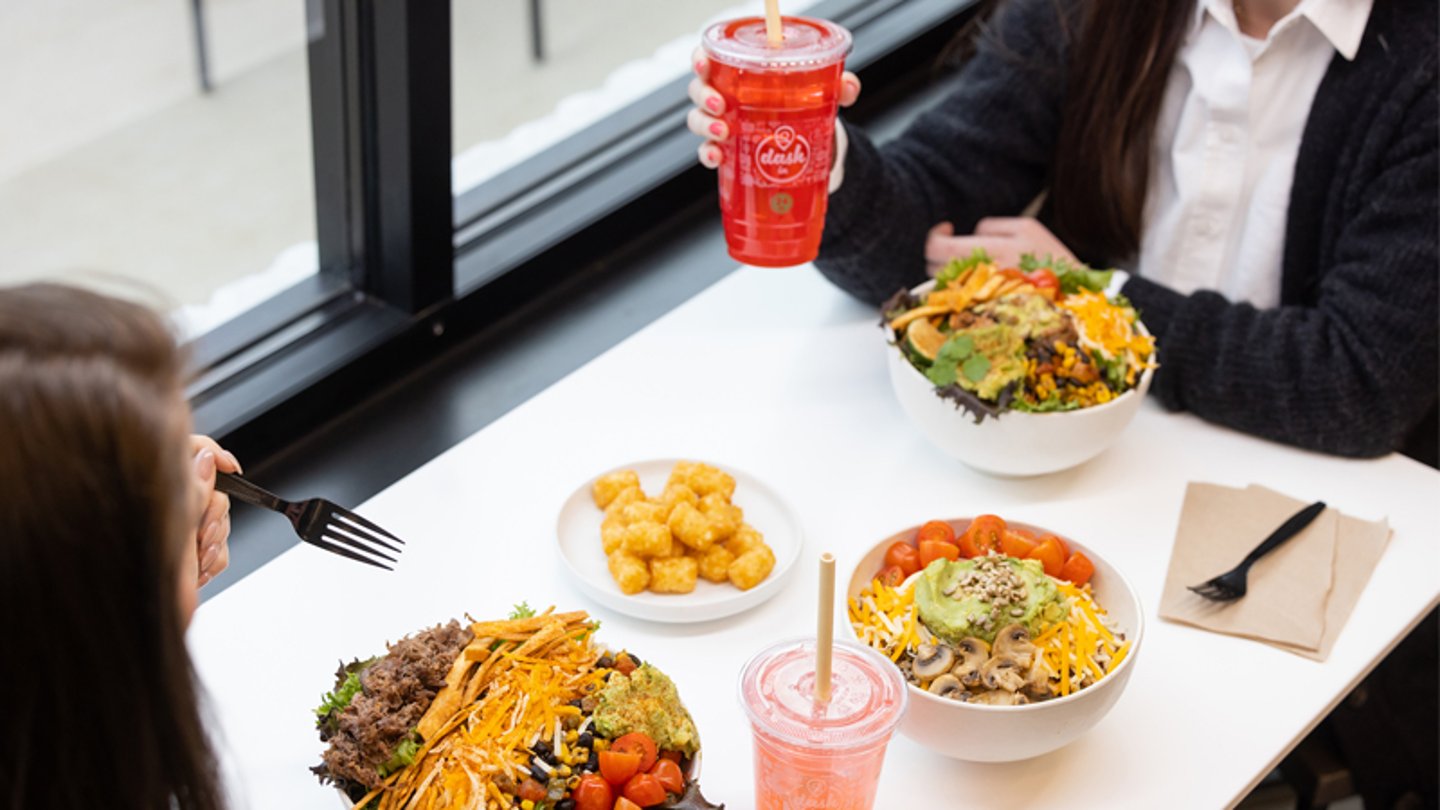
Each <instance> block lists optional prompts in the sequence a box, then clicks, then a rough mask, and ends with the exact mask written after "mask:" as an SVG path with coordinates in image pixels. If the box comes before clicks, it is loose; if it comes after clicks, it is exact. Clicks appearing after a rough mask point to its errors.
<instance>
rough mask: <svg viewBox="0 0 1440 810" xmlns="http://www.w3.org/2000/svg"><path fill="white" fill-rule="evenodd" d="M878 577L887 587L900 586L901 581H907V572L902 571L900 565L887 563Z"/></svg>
mask: <svg viewBox="0 0 1440 810" xmlns="http://www.w3.org/2000/svg"><path fill="white" fill-rule="evenodd" d="M876 579H878V580H880V582H881V584H883V585H884V586H885V587H887V588H898V587H900V583H902V582H904V581H905V572H904V571H901V570H900V566H898V565H887V566H885V567H884V568H882V569H880V573H879V574H878V575H876Z"/></svg>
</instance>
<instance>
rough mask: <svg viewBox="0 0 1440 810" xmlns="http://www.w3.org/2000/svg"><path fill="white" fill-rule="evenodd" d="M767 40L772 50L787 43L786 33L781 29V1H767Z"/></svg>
mask: <svg viewBox="0 0 1440 810" xmlns="http://www.w3.org/2000/svg"><path fill="white" fill-rule="evenodd" d="M765 39H767V40H769V43H770V47H772V48H778V47H780V46H781V45H782V44H784V42H785V33H784V31H783V30H782V29H781V28H780V0H765Z"/></svg>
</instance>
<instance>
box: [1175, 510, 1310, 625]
mask: <svg viewBox="0 0 1440 810" xmlns="http://www.w3.org/2000/svg"><path fill="white" fill-rule="evenodd" d="M1324 511H1325V502H1324V501H1316V502H1315V503H1312V504H1310V505H1309V506H1307V507H1305V508H1304V509H1301V510H1300V511H1299V512H1296V513H1295V514H1293V515H1291V516H1290V519H1289V520H1287V521H1285V522H1284V523H1281V524H1280V528H1278V529H1276V530H1275V531H1273V532H1271V533H1270V536H1269V537H1267V538H1265V541H1264V542H1263V543H1261V544H1260V545H1258V546H1256V547H1255V550H1254V551H1252V552H1250V553H1249V554H1247V555H1245V559H1243V560H1241V561H1240V564H1239V565H1237V566H1235V567H1234V568H1232V569H1230V570H1229V571H1226V572H1225V573H1223V574H1221V575H1220V576H1218V577H1215V578H1214V579H1210V580H1207V581H1205V582H1202V583H1200V584H1199V585H1190V586H1188V587H1189V588H1190V590H1192V591H1194V592H1195V593H1198V594H1200V595H1201V596H1203V597H1205V598H1206V599H1213V600H1215V601H1216V602H1229V601H1232V600H1234V599H1239V598H1240V597H1242V596H1244V595H1245V578H1246V576H1247V575H1248V574H1249V573H1250V566H1252V565H1254V564H1255V561H1256V560H1258V559H1260V558H1261V557H1264V556H1265V555H1266V554H1269V553H1270V552H1272V551H1274V550H1275V549H1277V548H1279V547H1280V544H1281V543H1283V542H1285V541H1286V540H1289V539H1290V538H1292V537H1294V536H1295V535H1297V534H1299V533H1300V530H1301V529H1303V528H1305V527H1306V526H1309V525H1310V522H1311V521H1313V520H1314V519H1315V518H1317V517H1319V516H1320V513H1321V512H1324Z"/></svg>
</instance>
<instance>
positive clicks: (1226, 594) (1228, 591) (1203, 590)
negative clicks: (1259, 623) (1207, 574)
mask: <svg viewBox="0 0 1440 810" xmlns="http://www.w3.org/2000/svg"><path fill="white" fill-rule="evenodd" d="M1186 587H1187V588H1189V589H1190V590H1192V591H1194V592H1195V593H1198V594H1200V595H1201V596H1203V597H1205V598H1206V599H1213V600H1214V601H1216V602H1225V601H1229V600H1231V599H1239V598H1240V597H1241V596H1243V594H1241V593H1239V592H1238V591H1236V590H1235V589H1234V588H1231V587H1230V586H1228V585H1226V584H1225V583H1223V582H1217V581H1215V580H1211V581H1209V582H1202V583H1200V584H1199V585H1187V586H1186Z"/></svg>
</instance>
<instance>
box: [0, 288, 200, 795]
mask: <svg viewBox="0 0 1440 810" xmlns="http://www.w3.org/2000/svg"><path fill="white" fill-rule="evenodd" d="M182 367H183V361H182V358H181V356H180V354H179V352H178V350H177V349H176V346H175V341H174V338H173V337H172V335H171V334H170V332H169V331H168V330H167V329H166V327H165V325H164V323H163V322H162V321H161V320H160V319H159V318H158V317H157V316H156V315H154V314H153V313H151V312H150V311H148V310H146V309H144V308H143V307H140V306H138V305H134V304H129V303H125V302H122V301H118V300H115V299H110V298H106V297H103V296H99V295H95V294H92V293H87V292H82V291H80V290H76V289H72V288H67V287H61V286H55V285H31V286H25V287H18V288H12V289H0V616H3V617H4V624H5V639H4V649H5V653H4V656H5V663H4V664H3V665H0V673H3V674H0V684H3V685H4V686H3V688H0V694H3V696H4V706H3V708H0V744H3V750H4V752H5V753H4V755H3V756H0V806H3V807H5V808H9V809H10V810H20V809H21V808H25V809H26V810H29V808H41V807H43V808H59V809H60V810H69V809H70V808H77V809H78V808H82V807H85V808H89V807H107V808H125V809H126V810H130V809H131V808H134V810H169V808H172V807H174V808H180V809H181V810H212V809H213V808H219V807H220V806H221V799H220V796H219V788H218V778H217V775H216V767H215V762H214V757H213V755H212V754H211V751H210V747H209V745H208V743H207V740H206V736H205V733H204V730H203V728H202V724H201V720H200V712H199V709H198V703H197V699H198V692H199V688H198V686H197V684H196V681H195V676H194V672H193V670H192V669H191V665H190V659H189V656H188V655H187V653H186V649H185V640H184V626H185V622H186V618H187V617H186V615H185V614H184V611H183V610H182V608H181V601H180V597H181V588H182V587H183V586H182V584H181V576H182V575H183V570H182V566H183V565H186V563H187V562H188V560H187V548H186V545H187V543H193V539H192V537H193V527H192V526H190V525H189V521H190V520H191V519H192V518H193V517H194V516H193V515H192V512H193V511H194V505H193V502H192V492H193V491H192V489H191V486H192V484H191V475H192V473H191V472H190V469H189V462H188V460H187V459H186V447H187V442H186V434H187V433H188V431H189V415H188V410H187V408H186V407H185V403H184V399H183V395H182V391H181V379H182Z"/></svg>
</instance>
